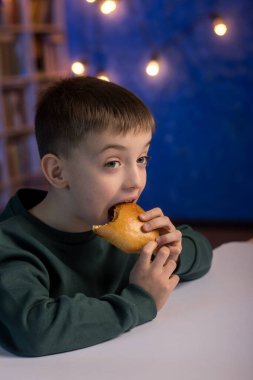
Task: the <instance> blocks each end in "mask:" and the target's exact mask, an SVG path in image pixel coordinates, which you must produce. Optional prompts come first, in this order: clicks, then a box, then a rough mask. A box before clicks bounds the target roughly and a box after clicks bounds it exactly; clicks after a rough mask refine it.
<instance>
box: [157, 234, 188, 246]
mask: <svg viewBox="0 0 253 380" xmlns="http://www.w3.org/2000/svg"><path fill="white" fill-rule="evenodd" d="M181 239H182V232H180V231H178V230H175V231H173V232H170V233H167V234H164V235H160V236H159V237H158V238H157V239H156V241H157V243H158V244H159V245H165V244H170V243H173V242H179V241H181Z"/></svg>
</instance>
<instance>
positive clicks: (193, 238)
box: [175, 225, 213, 281]
mask: <svg viewBox="0 0 253 380" xmlns="http://www.w3.org/2000/svg"><path fill="white" fill-rule="evenodd" d="M178 229H179V230H180V231H181V232H182V252H181V254H180V259H179V263H178V267H177V269H176V271H175V273H176V274H177V275H178V276H179V277H180V280H181V281H190V280H195V279H197V278H199V277H201V276H203V275H204V274H206V273H207V272H208V271H209V269H210V267H211V263H212V256H213V252H212V247H211V245H210V243H209V241H208V240H207V239H206V237H205V236H203V235H202V234H200V233H199V232H197V231H194V230H193V229H192V228H191V227H189V226H187V225H182V226H179V227H178Z"/></svg>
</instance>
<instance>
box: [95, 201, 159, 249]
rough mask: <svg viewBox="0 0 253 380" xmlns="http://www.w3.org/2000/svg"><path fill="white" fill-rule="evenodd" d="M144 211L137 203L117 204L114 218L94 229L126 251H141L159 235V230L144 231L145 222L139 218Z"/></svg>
mask: <svg viewBox="0 0 253 380" xmlns="http://www.w3.org/2000/svg"><path fill="white" fill-rule="evenodd" d="M143 212H144V210H143V209H142V208H141V207H140V206H139V205H137V204H136V203H120V204H118V205H116V206H115V210H114V219H113V220H112V221H111V222H109V223H107V224H104V225H102V226H93V231H94V232H95V233H96V234H97V235H99V236H101V237H102V238H104V239H105V240H107V241H108V242H109V243H111V244H113V245H114V246H116V247H118V248H119V249H121V250H122V251H124V252H127V253H135V252H139V251H140V250H141V249H142V248H143V247H144V245H145V244H147V243H148V242H149V241H151V240H155V239H156V238H157V237H158V236H159V233H158V231H151V232H143V231H142V226H143V224H144V222H142V221H140V220H139V215H140V214H141V213H143Z"/></svg>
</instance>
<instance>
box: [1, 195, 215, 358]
mask: <svg viewBox="0 0 253 380" xmlns="http://www.w3.org/2000/svg"><path fill="white" fill-rule="evenodd" d="M45 194H46V193H45V192H43V191H40V190H31V189H30V190H28V189H22V190H20V191H19V192H18V193H17V194H16V195H15V196H14V197H13V198H12V199H11V200H10V201H9V203H8V205H7V206H6V209H5V210H4V211H3V213H2V214H1V216H0V344H1V345H2V346H3V347H4V348H5V349H7V350H9V351H10V352H12V353H14V354H16V355H21V356H42V355H49V354H54V353H60V352H65V351H70V350H75V349H80V348H84V347H87V346H91V345H94V344H98V343H100V342H103V341H106V340H108V339H112V338H114V337H116V336H118V335H119V334H121V333H123V332H125V331H128V330H130V329H132V328H133V327H135V326H137V325H141V324H143V323H145V322H148V321H151V320H152V319H153V318H155V316H156V313H157V310H156V306H155V303H154V301H153V299H152V297H151V296H150V295H149V294H148V293H147V292H146V291H144V290H143V289H142V288H140V287H138V286H136V285H133V284H129V273H130V271H131V269H132V267H133V265H134V264H135V262H136V260H137V258H138V255H137V254H131V255H130V254H125V253H123V252H121V251H120V250H118V249H117V248H115V247H113V246H111V245H110V244H108V243H107V242H105V241H104V240H103V239H101V238H100V237H98V236H96V235H95V234H93V232H91V231H90V232H84V233H66V232H62V231H59V230H56V229H54V228H51V227H49V226H48V225H46V224H44V223H42V222H41V221H40V220H38V219H37V218H35V217H34V216H32V215H31V214H30V213H29V212H28V211H27V210H28V209H30V208H32V207H33V206H35V204H37V203H39V202H40V201H41V200H42V199H43V198H44V197H45ZM179 229H180V230H181V231H182V234H183V250H182V253H181V258H180V263H179V265H178V268H177V271H176V272H177V274H178V275H179V276H180V278H181V280H182V281H183V280H193V279H195V278H198V277H200V276H202V275H204V274H205V273H206V272H207V271H208V270H209V268H210V265H211V259H212V250H211V247H210V244H209V242H208V241H207V240H206V239H205V238H204V237H203V236H202V235H200V234H199V233H197V232H195V231H193V230H192V229H191V228H190V227H188V226H181V227H179Z"/></svg>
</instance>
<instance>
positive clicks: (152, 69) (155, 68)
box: [146, 59, 160, 77]
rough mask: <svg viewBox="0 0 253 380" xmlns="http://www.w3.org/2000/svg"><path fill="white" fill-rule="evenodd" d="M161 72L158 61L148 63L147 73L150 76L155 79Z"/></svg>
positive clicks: (153, 60)
mask: <svg viewBox="0 0 253 380" xmlns="http://www.w3.org/2000/svg"><path fill="white" fill-rule="evenodd" d="M159 71H160V66H159V63H158V61H157V60H156V59H152V60H151V61H149V62H148V64H147V66H146V73H147V74H148V75H149V76H151V77H155V76H156V75H158V73H159Z"/></svg>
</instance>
